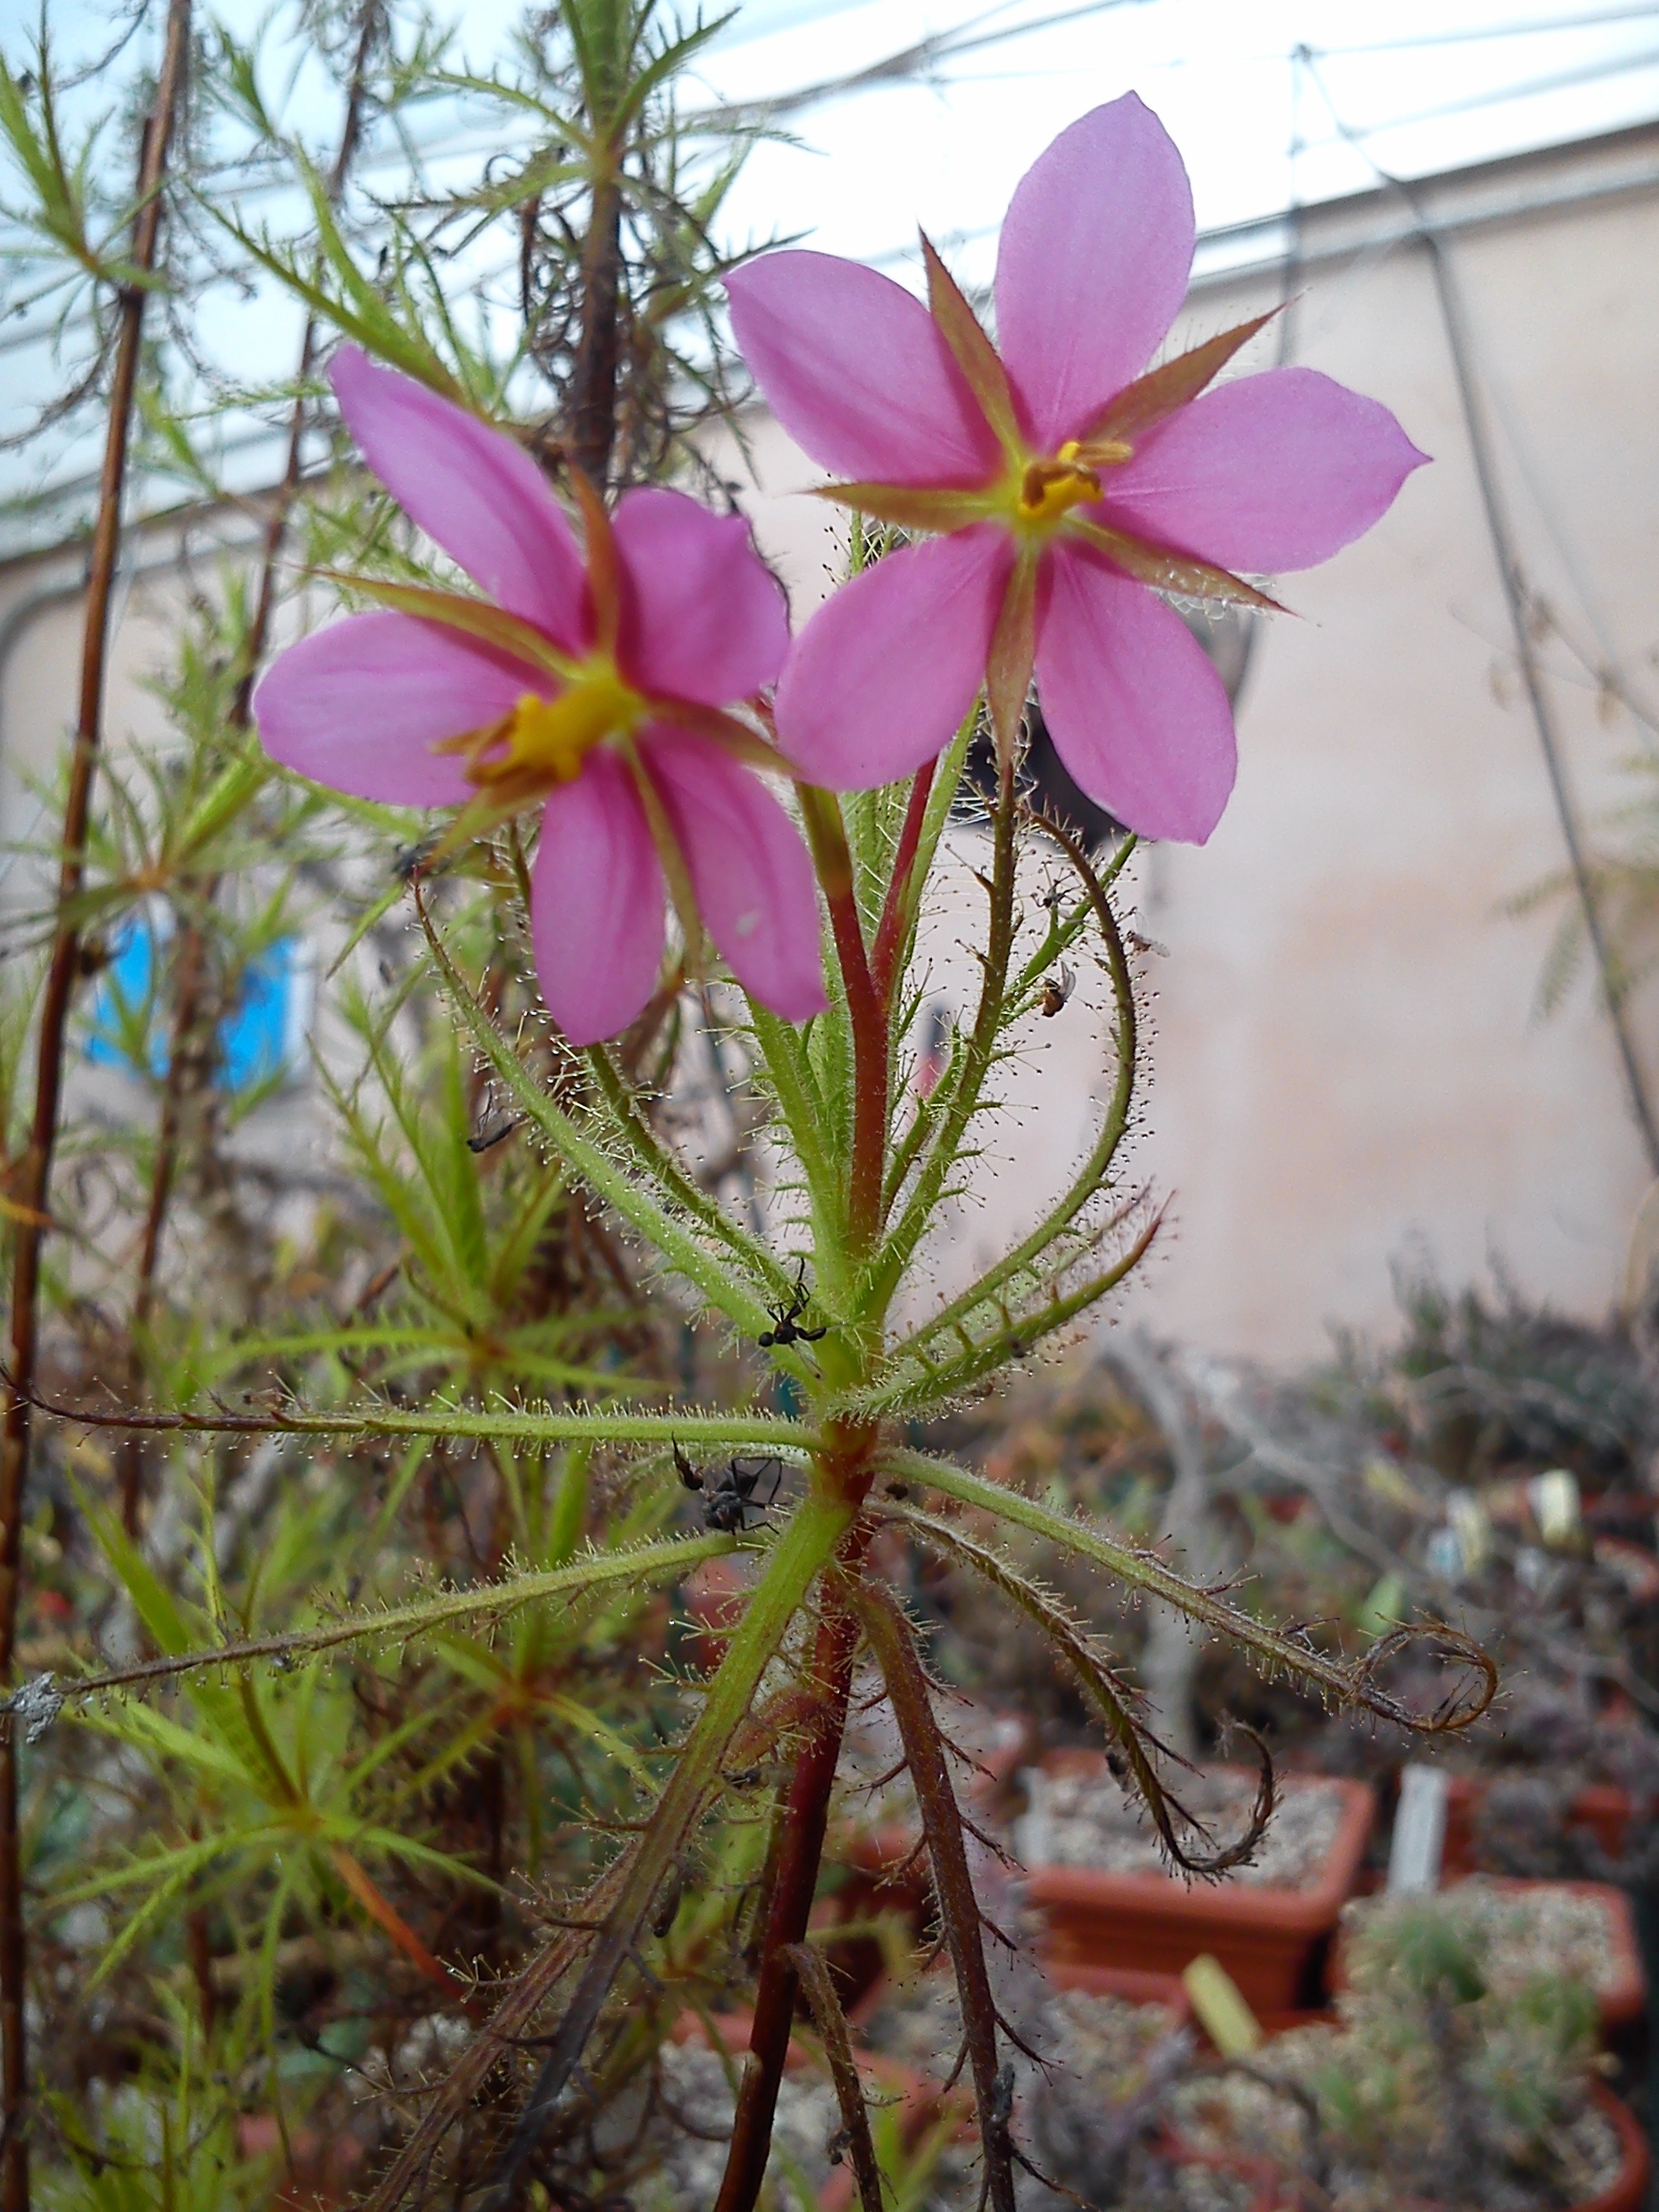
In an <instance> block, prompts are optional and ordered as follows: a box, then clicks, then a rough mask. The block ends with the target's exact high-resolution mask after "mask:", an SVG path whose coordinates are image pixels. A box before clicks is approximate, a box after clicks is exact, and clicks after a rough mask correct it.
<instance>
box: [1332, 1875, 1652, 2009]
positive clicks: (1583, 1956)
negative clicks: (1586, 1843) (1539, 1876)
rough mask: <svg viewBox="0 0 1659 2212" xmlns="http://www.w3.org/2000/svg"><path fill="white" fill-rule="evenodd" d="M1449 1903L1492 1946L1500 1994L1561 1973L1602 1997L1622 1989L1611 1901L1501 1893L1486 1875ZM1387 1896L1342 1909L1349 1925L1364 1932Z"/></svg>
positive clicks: (1547, 1886) (1492, 1975)
mask: <svg viewBox="0 0 1659 2212" xmlns="http://www.w3.org/2000/svg"><path fill="white" fill-rule="evenodd" d="M1440 1897H1441V1899H1442V1901H1444V1900H1445V1899H1449V1898H1455V1899H1456V1900H1457V1903H1458V1906H1459V1909H1460V1911H1465V1912H1467V1913H1468V1916H1469V1919H1470V1921H1471V1923H1473V1925H1474V1927H1475V1928H1476V1929H1480V1931H1481V1932H1482V1933H1483V1934H1485V1935H1486V1937H1487V1940H1488V1942H1490V1944H1491V1946H1492V1948H1491V1951H1490V1954H1488V1959H1487V1968H1486V1971H1487V1974H1488V1977H1489V1979H1490V1981H1491V1984H1492V1987H1493V1988H1494V1989H1515V1988H1517V1987H1518V1986H1519V1985H1520V1984H1522V1983H1523V1982H1528V1981H1532V1980H1533V1979H1534V1978H1536V1977H1537V1976H1538V1975H1541V1974H1556V1975H1559V1977H1560V1978H1561V1979H1562V1980H1563V1981H1568V1982H1577V1983H1578V1984H1581V1985H1582V1986H1583V1987H1584V1988H1587V1989H1591V1990H1595V1991H1597V1992H1598V1993H1603V1992H1606V1991H1608V1990H1613V1989H1616V1988H1617V1987H1618V1986H1619V1984H1620V1981H1621V1979H1622V1978H1623V1976H1624V1973H1625V1972H1626V1964H1625V1958H1624V1953H1623V1949H1622V1947H1621V1946H1620V1945H1619V1944H1618V1943H1617V1942H1616V1940H1615V1939H1616V1932H1617V1931H1616V1929H1615V1926H1614V1923H1613V1916H1612V1911H1611V1910H1610V1907H1609V1903H1608V1900H1607V1899H1603V1898H1600V1897H1597V1896H1595V1894H1594V1893H1590V1894H1589V1895H1586V1894H1585V1893H1583V1891H1581V1890H1574V1889H1566V1888H1563V1887H1561V1886H1559V1884H1557V1883H1555V1882H1542V1883H1541V1884H1540V1885H1539V1887H1537V1888H1536V1889H1512V1890H1509V1889H1499V1888H1498V1887H1496V1886H1495V1885H1494V1884H1493V1883H1492V1882H1490V1881H1487V1880H1486V1878H1485V1876H1483V1875H1470V1877H1469V1878H1468V1881H1460V1882H1458V1883H1456V1884H1455V1886H1454V1887H1452V1888H1450V1889H1449V1890H1442V1891H1441V1892H1440ZM1387 1902H1388V1900H1387V1899H1386V1898H1384V1897H1377V1898H1369V1897H1356V1898H1353V1899H1351V1900H1350V1902H1349V1903H1348V1904H1347V1905H1345V1906H1344V1907H1343V1909H1342V1919H1343V1923H1344V1925H1345V1926H1346V1928H1348V1929H1352V1930H1354V1931H1356V1932H1357V1931H1358V1929H1361V1928H1363V1927H1364V1923H1365V1919H1366V1917H1367V1915H1368V1914H1369V1913H1372V1912H1375V1911H1379V1910H1380V1909H1383V1907H1385V1906H1386V1905H1387Z"/></svg>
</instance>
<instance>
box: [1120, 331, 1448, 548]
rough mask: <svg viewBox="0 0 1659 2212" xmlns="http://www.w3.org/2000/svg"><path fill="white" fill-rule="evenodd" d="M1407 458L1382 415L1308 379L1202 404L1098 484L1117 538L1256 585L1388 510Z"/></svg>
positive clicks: (1246, 388) (1255, 381)
mask: <svg viewBox="0 0 1659 2212" xmlns="http://www.w3.org/2000/svg"><path fill="white" fill-rule="evenodd" d="M1427 459H1428V455H1427V454H1426V453H1419V452H1418V450H1417V448H1416V447H1415V446H1414V445H1413V443H1412V441H1411V440H1410V439H1409V438H1408V437H1407V435H1406V434H1405V432H1404V431H1403V430H1402V429H1401V427H1400V425H1399V423H1398V422H1395V418H1394V416H1392V415H1391V414H1390V413H1389V410H1388V409H1387V408H1386V407H1383V406H1381V405H1379V404H1378V403H1377V401H1376V400H1375V399H1365V398H1362V397H1361V396H1360V394H1359V393H1358V392H1350V391H1349V390H1348V389H1347V387H1346V385H1341V384H1336V383H1334V382H1333V381H1332V380H1331V379H1330V378H1329V377H1328V376H1322V375H1321V374H1319V372H1318V370H1317V369H1312V368H1270V369H1267V370H1266V371H1264V373H1263V374H1261V375H1260V376H1242V377H1240V378H1239V379H1238V380H1237V382H1235V383H1232V384H1223V385H1220V386H1217V387H1216V389H1215V390H1214V391H1212V392H1203V393H1201V394H1200V397H1199V398H1196V399H1194V401H1193V403H1192V404H1191V405H1190V406H1188V407H1183V408H1182V410H1180V412H1179V413H1178V414H1176V415H1172V416H1170V419H1169V420H1168V421H1167V422H1160V423H1159V424H1158V428H1156V429H1155V430H1152V431H1150V432H1149V433H1148V434H1147V435H1146V439H1145V441H1143V442H1142V444H1141V446H1140V448H1139V452H1137V453H1136V454H1135V457H1134V459H1133V460H1132V461H1127V462H1126V463H1125V464H1124V465H1123V466H1122V467H1121V468H1117V469H1113V470H1112V471H1110V472H1109V475H1108V477H1107V479H1106V487H1107V499H1106V501H1105V507H1106V517H1107V520H1109V521H1110V522H1113V523H1115V524H1116V525H1118V526H1120V527H1121V528H1123V529H1127V530H1131V531H1133V532H1135V533H1136V534H1137V535H1138V536H1140V537H1145V538H1151V539H1152V541H1153V543H1154V544H1159V545H1169V546H1173V547H1176V548H1177V549H1178V550H1180V551H1182V552H1183V553H1192V554H1195V555H1197V556H1199V558H1200V559H1201V560H1205V561H1212V562H1217V563H1218V564H1219V565H1220V566H1221V567H1222V568H1232V569H1235V570H1244V571H1247V572H1249V573H1250V574H1256V575H1269V576H1271V575H1276V574H1279V571H1280V570H1281V569H1286V568H1313V567H1314V566H1315V564H1316V562H1321V561H1328V560H1329V559H1330V557H1331V556H1332V554H1333V553H1335V552H1337V551H1339V550H1340V548H1341V547H1343V546H1344V545H1346V544H1351V543H1352V540H1353V539H1354V538H1358V536H1359V535H1360V534H1361V532H1364V531H1367V530H1369V529H1370V526H1371V525H1372V524H1373V523H1374V522H1375V521H1376V520H1377V519H1378V518H1379V517H1380V516H1381V515H1383V514H1386V513H1387V512H1388V510H1389V507H1391V506H1392V505H1393V504H1394V500H1395V494H1396V493H1397V492H1398V491H1399V489H1400V487H1401V484H1402V483H1405V481H1406V478H1407V477H1408V476H1409V475H1410V474H1411V472H1412V471H1413V469H1417V468H1421V467H1422V465H1423V464H1424V462H1425V461H1426V460H1427Z"/></svg>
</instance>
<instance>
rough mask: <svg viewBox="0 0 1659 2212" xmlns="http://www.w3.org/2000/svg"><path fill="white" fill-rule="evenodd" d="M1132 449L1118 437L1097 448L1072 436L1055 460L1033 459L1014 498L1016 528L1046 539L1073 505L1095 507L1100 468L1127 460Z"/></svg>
mask: <svg viewBox="0 0 1659 2212" xmlns="http://www.w3.org/2000/svg"><path fill="white" fill-rule="evenodd" d="M1129 452H1130V449H1129V447H1127V446H1126V445H1124V444H1123V443H1122V442H1121V441H1120V440H1117V439H1114V440H1112V441H1110V442H1109V444H1107V445H1104V446H1101V447H1084V446H1081V445H1079V443H1078V441H1077V440H1076V439H1074V438H1068V439H1067V440H1066V443H1065V444H1064V445H1063V446H1062V447H1060V451H1059V452H1058V453H1056V454H1055V455H1054V459H1052V460H1047V461H1030V462H1029V463H1028V464H1027V465H1026V466H1025V468H1024V471H1022V472H1021V474H1020V476H1019V477H1018V491H1017V493H1016V495H1015V499H1014V523H1015V526H1016V528H1018V529H1019V530H1021V531H1024V532H1026V533H1028V534H1029V535H1031V536H1034V537H1042V538H1046V537H1047V536H1048V533H1049V532H1050V531H1052V530H1053V529H1054V527H1055V526H1056V525H1057V524H1058V523H1060V521H1061V520H1063V519H1064V518H1065V517H1066V515H1067V514H1068V513H1070V512H1071V510H1072V509H1073V507H1085V506H1091V505H1092V504H1093V503H1094V501H1097V500H1098V499H1099V498H1100V496H1101V483H1100V471H1101V470H1102V468H1104V467H1111V466H1114V465H1116V464H1118V463H1119V462H1121V461H1126V460H1127V459H1128V458H1129Z"/></svg>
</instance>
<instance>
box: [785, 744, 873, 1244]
mask: <svg viewBox="0 0 1659 2212" xmlns="http://www.w3.org/2000/svg"><path fill="white" fill-rule="evenodd" d="M800 799H801V811H802V814H803V816H804V817H805V823H806V830H807V835H808V836H809V837H810V839H811V845H812V857H813V859H814V860H816V861H817V871H818V880H819V882H820V883H821V884H823V895H824V897H825V898H826V899H827V900H828V901H829V926H830V928H831V929H832V930H833V931H834V933H835V939H836V957H837V958H838V959H839V961H840V963H841V975H842V987H843V988H844V989H845V991H846V994H847V1012H848V1019H849V1021H850V1022H851V1024H852V1030H853V1068H854V1080H853V1158H852V1165H851V1172H850V1174H849V1176H848V1201H847V1215H848V1245H849V1247H850V1249H851V1253H852V1255H853V1256H854V1258H858V1257H860V1256H861V1255H863V1254H864V1253H865V1252H866V1251H867V1250H868V1249H869V1247H870V1246H871V1245H872V1243H874V1241H875V1239H876V1237H877V1236H878V1234H879V1232H880V1228H881V1195H882V1170H883V1169H884V1166H885V1164H886V1158H887V1085H888V1065H887V1063H888V1048H887V1046H888V1039H887V1008H886V1005H885V1003H884V1000H882V998H881V997H880V995H879V994H878V992H877V989H876V986H875V981H874V979H873V978H872V975H871V972H870V962H869V957H868V955H867V954H866V950H865V944H864V925H863V923H862V922H861V921H860V919H859V909H858V900H857V898H856V897H855V896H854V890H853V862H852V856H851V854H849V853H848V849H847V833H846V830H845V829H844V828H843V827H842V818H841V809H840V807H839V806H838V805H836V799H835V797H834V795H833V793H829V792H827V791H820V790H818V789H817V787H815V786H813V785H811V784H803V785H802V786H801V787H800Z"/></svg>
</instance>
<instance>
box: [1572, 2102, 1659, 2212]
mask: <svg viewBox="0 0 1659 2212" xmlns="http://www.w3.org/2000/svg"><path fill="white" fill-rule="evenodd" d="M1590 2094H1591V2096H1592V2097H1594V2098H1595V2101H1596V2103H1597V2104H1598V2105H1599V2106H1601V2110H1602V2111H1603V2112H1605V2113H1606V2114H1607V2118H1609V2119H1610V2120H1611V2121H1612V2122H1613V2125H1614V2127H1616V2128H1617V2129H1618V2130H1619V2142H1620V2148H1622V2150H1623V2152H1624V2154H1625V2164H1624V2171H1623V2172H1621V2173H1620V2176H1619V2179H1618V2180H1617V2181H1615V2182H1614V2183H1613V2186H1612V2188H1611V2189H1604V2190H1603V2191H1602V2192H1601V2195H1600V2196H1599V2197H1588V2198H1586V2200H1585V2201H1584V2203H1583V2204H1582V2205H1577V2206H1575V2208H1574V2212H1642V2207H1643V2206H1644V2204H1646V2203H1647V2201H1648V2183H1649V2180H1650V2177H1651V2175H1652V2172H1653V2158H1652V2154H1651V2153H1650V2151H1649V2149H1648V2139H1647V2137H1646V2136H1644V2134H1643V2132H1642V2130H1641V2129H1640V2128H1638V2126H1637V2124H1636V2116H1635V2114H1634V2113H1633V2112H1632V2111H1631V2109H1630V2107H1629V2106H1627V2105H1626V2103H1625V2102H1624V2100H1622V2098H1619V2097H1615V2096H1614V2095H1613V2092H1612V2090H1611V2089H1605V2088H1603V2087H1602V2086H1601V2083H1600V2082H1599V2081H1598V2082H1596V2083H1595V2086H1594V2087H1593V2088H1592V2089H1591V2091H1590Z"/></svg>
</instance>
